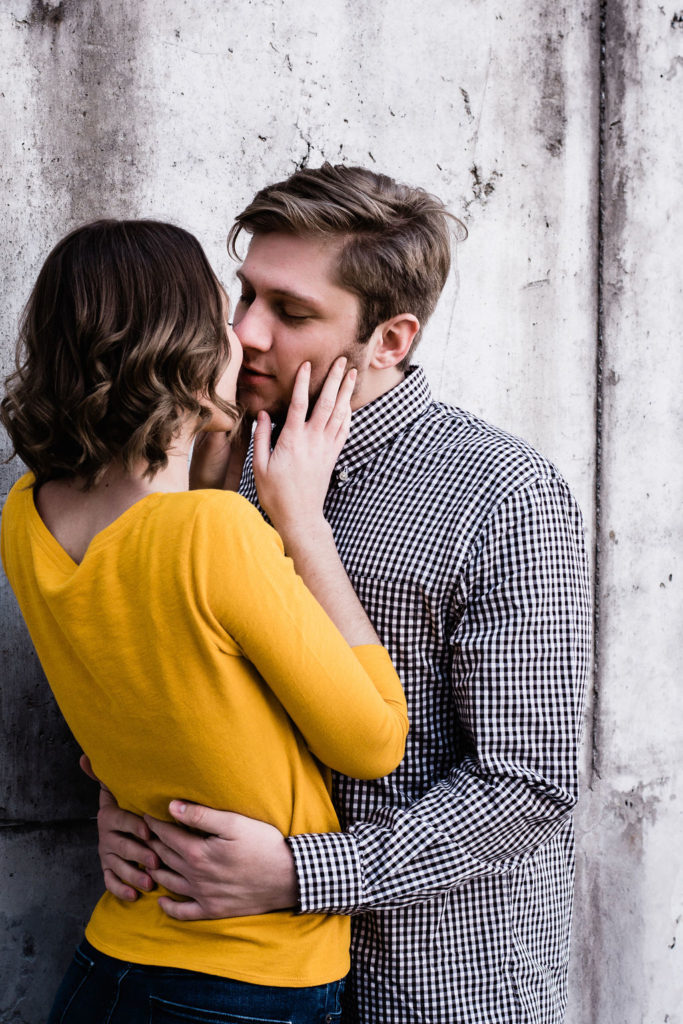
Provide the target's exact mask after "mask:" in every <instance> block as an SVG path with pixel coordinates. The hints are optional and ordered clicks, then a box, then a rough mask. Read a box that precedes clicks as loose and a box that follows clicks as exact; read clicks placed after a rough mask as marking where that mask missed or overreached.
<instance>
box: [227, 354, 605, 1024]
mask: <svg viewBox="0 0 683 1024" xmlns="http://www.w3.org/2000/svg"><path fill="white" fill-rule="evenodd" d="M242 492H243V493H244V494H245V495H246V496H247V497H248V498H249V499H250V500H252V501H253V502H255V503H256V502H257V499H256V490H255V487H254V482H253V475H252V473H251V465H250V462H248V463H247V466H246V468H245V474H244V477H243V481H242ZM325 515H326V517H327V519H328V520H329V522H330V524H331V525H332V528H333V531H334V536H335V540H336V543H337V548H338V550H339V554H340V556H341V559H342V561H343V563H344V565H345V567H346V570H347V572H348V574H349V577H350V579H351V582H352V584H353V586H354V588H355V590H356V592H357V594H358V596H359V597H360V599H361V601H362V603H363V605H364V606H365V609H366V611H367V613H368V615H369V617H370V618H371V619H372V621H373V623H374V625H375V628H376V629H377V632H378V634H379V636H380V637H381V639H382V642H383V643H384V644H385V645H386V647H387V648H388V650H389V652H390V654H391V656H392V658H393V661H394V664H395V666H396V669H397V671H398V673H399V675H400V677H401V680H402V682H403V685H404V688H405V692H406V697H407V701H408V714H409V717H410V723H411V724H410V733H409V735H408V743H407V748H406V754H405V758H404V760H403V762H402V763H401V764H400V766H399V767H398V768H397V769H396V771H395V772H393V773H392V774H391V775H389V776H387V777H386V778H383V779H378V780H371V781H360V780H358V779H351V778H346V777H343V776H339V775H337V776H335V778H334V801H335V805H336V807H337V811H338V813H339V816H340V821H341V826H342V829H343V831H342V832H340V833H329V834H324V835H302V836H295V837H291V838H290V839H289V844H290V847H291V849H292V851H293V854H294V858H295V861H296V869H297V873H298V879H299V885H300V907H301V911H302V912H304V913H309V912H310V913H314V912H315V913H319V912H323V913H331V914H351V915H352V935H353V938H352V970H351V975H350V977H349V980H348V982H347V994H346V1007H345V1017H344V1020H345V1022H349V1024H350V1022H352V1021H353V1022H362V1024H402V1022H411V1024H413V1022H414V1024H418V1022H420V1024H423V1022H433V1024H560V1022H561V1021H562V1020H563V1015H564V1007H565V1001H566V982H567V960H568V949H569V927H570V917H571V905H572V884H573V862H574V847H573V833H572V823H571V812H572V808H573V807H574V804H575V801H576V798H577V751H578V744H579V732H580V723H581V714H582V706H583V696H584V688H585V681H586V675H587V669H588V663H589V645H590V597H589V582H588V574H587V565H586V555H585V550H584V540H583V528H582V522H581V515H580V512H579V510H578V508H577V506H576V504H575V502H574V500H573V498H572V496H571V494H570V493H569V491H568V488H567V485H566V483H565V482H564V480H563V479H562V478H561V477H560V476H559V474H558V473H557V471H556V470H555V469H554V467H553V466H552V465H550V464H549V463H548V462H547V461H546V460H545V459H544V458H542V457H541V456H540V455H538V454H537V453H536V452H535V451H533V449H531V448H530V447H529V446H528V445H526V444H525V443H524V442H523V441H520V440H518V439H517V438H514V437H512V436H510V435H508V434H506V433H504V432H503V431H501V430H498V429H496V428H494V427H491V426H489V425H488V424H486V423H484V422H482V421H481V420H479V419H477V418H476V417H474V416H472V415H470V414H469V413H466V412H463V411H461V410H460V409H454V408H450V407H448V406H445V405H443V404H440V403H438V402H435V401H434V400H433V398H432V396H431V393H430V390H429V386H428V384H427V381H426V379H425V376H424V374H423V372H422V370H421V369H420V368H417V367H416V368H412V369H411V371H410V372H409V374H408V375H407V377H406V379H405V381H403V382H402V383H401V384H400V385H398V386H397V387H395V388H394V389H393V390H391V391H389V392H388V393H387V394H385V395H382V396H381V397H380V398H378V399H376V400H375V401H374V402H372V403H370V404H369V405H367V406H365V407H364V408H362V409H360V410H358V411H357V412H355V413H354V414H353V419H352V428H351V434H350V437H349V439H348V441H347V443H346V445H345V446H344V449H343V451H342V453H341V456H340V459H339V461H338V463H337V466H336V468H335V472H334V474H333V477H332V481H331V484H330V489H329V492H328V495H327V499H326V504H325Z"/></svg>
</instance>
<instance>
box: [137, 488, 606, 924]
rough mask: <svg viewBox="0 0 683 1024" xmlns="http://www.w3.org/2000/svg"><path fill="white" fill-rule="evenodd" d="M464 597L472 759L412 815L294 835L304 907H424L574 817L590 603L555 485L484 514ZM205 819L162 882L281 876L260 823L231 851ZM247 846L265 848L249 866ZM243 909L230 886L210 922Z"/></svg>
mask: <svg viewBox="0 0 683 1024" xmlns="http://www.w3.org/2000/svg"><path fill="white" fill-rule="evenodd" d="M462 602H463V609H462V613H461V614H460V616H459V619H458V623H457V626H456V628H455V630H454V633H453V636H452V645H453V665H452V680H453V699H454V701H455V704H456V707H457V712H458V715H459V719H460V722H461V725H462V727H463V729H464V730H465V733H466V735H467V737H468V740H469V752H468V755H467V757H465V758H464V759H463V761H462V762H461V763H460V764H459V765H457V766H454V768H453V769H452V771H451V773H450V774H449V775H448V776H447V777H446V778H444V779H442V780H441V781H440V782H439V783H437V784H436V785H435V786H434V787H433V788H432V789H430V790H429V791H428V792H427V793H426V794H425V795H424V797H423V798H422V799H421V800H419V801H417V802H416V803H415V804H413V805H412V806H411V807H409V808H406V809H401V810H397V809H391V808H381V809H379V810H378V811H377V812H376V813H375V814H374V815H373V816H371V817H370V818H369V819H368V820H366V821H363V822H357V823H356V824H354V825H353V826H351V828H350V829H349V830H348V831H347V832H345V833H328V834H317V835H306V836H294V837H290V838H289V839H288V840H287V846H288V848H289V850H290V851H291V854H292V856H293V858H294V862H295V865H296V876H297V882H298V889H299V905H300V907H301V909H302V910H303V911H307V912H327V913H357V912H362V911H364V910H367V909H372V908H375V907H390V906H399V905H406V904H410V903H416V902H422V901H424V900H426V899H430V898H432V897H433V896H435V895H437V894H438V893H440V892H443V891H445V890H448V889H451V888H454V887H456V886H458V885H462V884H464V883H465V882H467V881H469V880H470V879H473V878H476V877H480V876H482V875H487V874H499V873H502V872H505V871H508V870H510V869H511V868H513V867H514V866H515V865H516V864H518V863H519V862H520V860H522V859H523V858H524V857H526V856H528V855H529V853H530V852H532V851H533V850H534V849H536V848H538V847H539V846H540V845H541V844H542V843H544V842H546V841H547V840H548V839H550V838H551V837H552V836H553V835H554V834H555V832H556V831H557V830H558V829H559V828H560V827H561V824H562V822H563V821H564V820H565V819H566V817H567V815H568V814H569V813H570V811H571V809H572V807H573V805H574V803H575V800H576V795H577V754H578V743H579V731H580V720H581V711H582V704H583V693H584V688H585V680H586V675H587V669H588V662H589V643H590V607H589V606H590V600H589V587H588V576H587V566H586V556H585V550H584V544H583V534H582V524H581V520H580V515H579V513H578V510H577V509H576V506H575V504H574V502H573V500H572V499H571V496H570V495H569V494H568V491H567V489H566V486H565V485H564V484H563V483H562V482H561V481H556V480H552V479H551V480H541V481H538V482H537V483H536V484H533V485H531V486H529V487H527V488H524V489H522V490H520V491H519V492H517V493H516V494H514V495H512V497H511V498H509V499H508V500H507V501H506V502H505V503H504V504H503V505H501V507H500V508H499V509H498V510H497V511H496V513H495V514H494V515H493V516H492V517H491V520H490V521H489V523H488V524H487V525H486V528H485V529H484V530H483V532H482V534H481V537H480V538H479V540H478V542H477V543H476V544H475V546H474V548H473V550H472V552H471V556H470V561H469V565H468V567H467V570H466V572H465V574H464V578H463V593H462ZM203 813H204V811H203V809H202V808H196V807H193V806H192V805H189V806H188V807H187V809H186V816H185V819H184V820H185V821H187V822H188V824H190V825H194V824H195V821H197V820H201V818H202V815H203ZM212 820H213V824H214V826H215V827H217V828H218V826H219V825H220V826H221V827H220V830H221V831H222V834H223V841H222V845H220V844H219V845H215V846H214V849H213V856H212V858H209V857H208V856H207V855H206V847H205V844H206V840H205V839H202V838H199V837H191V840H192V842H191V844H190V847H187V846H185V847H184V848H183V851H182V853H181V855H180V857H177V858H175V859H174V866H175V869H176V871H175V877H173V876H171V875H168V874H160V873H159V872H153V874H154V876H155V878H156V879H157V880H158V881H161V882H163V884H165V885H169V887H170V888H171V889H172V890H173V891H179V889H178V886H179V885H180V886H181V887H182V890H183V895H187V896H192V897H194V899H195V900H197V901H198V902H199V903H201V902H202V901H204V903H205V904H206V903H207V902H208V899H209V898H210V896H211V895H213V896H215V895H216V893H217V891H218V890H219V888H220V884H221V879H222V878H225V877H228V876H229V877H230V878H231V884H232V885H233V887H236V888H237V889H238V890H239V904H240V905H241V906H244V905H247V904H248V901H249V899H252V900H253V901H254V904H256V903H257V902H258V900H259V898H260V896H261V895H262V888H261V887H262V879H263V875H264V873H267V874H268V876H269V877H270V878H271V879H274V880H278V879H280V880H284V879H285V878H286V877H289V876H290V874H289V873H290V872H291V863H290V861H289V859H288V858H287V856H286V854H285V852H284V848H283V844H282V843H280V842H278V843H272V844H269V841H268V839H267V837H266V835H265V833H264V834H263V835H261V833H260V832H259V823H257V822H254V823H252V825H251V826H250V828H249V830H247V831H245V832H244V833H243V834H242V835H241V837H240V847H241V849H240V857H239V858H237V857H236V856H235V854H236V852H237V851H236V847H235V844H234V842H231V841H230V839H229V837H230V834H231V828H232V827H234V821H233V822H232V823H228V822H226V823H225V825H224V826H223V825H221V820H220V818H214V819H212ZM262 827H263V828H264V829H265V826H262ZM164 838H165V840H166V843H165V844H162V843H161V842H159V843H157V842H155V843H153V846H154V849H155V850H156V852H157V853H158V854H159V856H160V857H161V859H162V860H166V857H168V855H169V854H168V851H169V850H171V849H172V846H171V845H167V844H173V845H174V846H177V842H178V838H179V837H178V836H177V835H176V834H175V833H174V832H173V826H167V831H166V833H165V836H164ZM264 849H265V851H266V852H265V854H264V852H263V851H264ZM250 850H251V852H253V854H254V855H256V854H257V852H259V851H261V852H260V857H261V863H260V866H259V871H258V872H256V871H252V870H251V866H250V855H249V854H250ZM264 858H265V860H264ZM181 878H182V879H183V881H182V882H179V879H181ZM174 885H175V886H176V888H175V889H174ZM289 896H291V898H292V899H294V888H292V889H291V890H290V892H289ZM237 903H238V901H237V900H236V898H235V896H234V894H233V895H232V896H231V897H229V898H227V897H226V898H225V899H220V898H219V899H213V900H212V909H213V914H211V915H207V916H217V917H223V916H232V915H233V914H235V913H237V912H238V911H237V909H236V907H237ZM261 905H262V904H261ZM165 909H166V910H167V912H168V911H169V910H170V911H171V912H173V908H172V907H171V908H169V907H166V908H165ZM272 909H275V908H274V907H273V908H272Z"/></svg>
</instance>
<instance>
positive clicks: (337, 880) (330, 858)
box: [286, 832, 363, 914]
mask: <svg viewBox="0 0 683 1024" xmlns="http://www.w3.org/2000/svg"><path fill="white" fill-rule="evenodd" d="M286 842H287V845H288V846H289V849H290V850H291V853H292V857H293V861H294V867H295V871H296V877H297V889H298V900H297V909H298V910H299V912H300V913H302V914H353V913H354V912H356V911H357V910H358V909H359V908H360V906H361V904H362V902H363V878H362V869H361V860H360V853H359V849H358V843H357V841H356V838H355V837H354V836H352V835H350V834H349V833H348V832H323V833H307V834H304V835H297V836H289V837H288V838H287V840H286Z"/></svg>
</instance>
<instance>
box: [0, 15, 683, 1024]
mask: <svg viewBox="0 0 683 1024" xmlns="http://www.w3.org/2000/svg"><path fill="white" fill-rule="evenodd" d="M0 51H1V53H2V57H3V59H2V62H1V63H0V115H1V116H0V145H1V147H2V148H1V155H2V160H1V163H0V173H2V177H3V200H2V202H3V206H2V209H3V230H2V233H1V234H0V263H1V265H2V272H3V279H4V287H3V288H2V290H0V323H1V332H0V337H1V345H0V372H1V373H2V375H3V376H4V374H5V373H6V372H7V371H8V369H9V368H10V365H11V362H12V351H13V344H14V334H15V328H16V320H17V316H18V313H19V310H20V308H21V306H22V304H23V302H24V301H25V299H26V297H27V294H28V290H29V288H30V286H31V284H32V282H33V279H34V277H35V274H36V272H37V270H38V268H39V265H40V263H41V261H42V259H43V257H44V255H45V254H46V252H47V249H48V248H49V247H50V246H51V245H52V244H53V243H54V242H55V241H56V240H57V239H58V238H59V237H60V236H61V235H63V234H64V233H65V232H66V231H67V230H68V229H69V228H71V227H72V226H74V225H75V224H77V223H79V222H82V221H84V220H86V219H90V218H93V217H96V216H102V215H128V216H139V215H150V216H157V217H160V218H164V219H171V220H177V221H178V222H180V223H182V224H183V225H185V226H187V227H189V228H190V229H191V230H193V231H195V232H196V233H197V234H198V235H199V237H200V238H201V239H202V241H203V242H204V244H205V245H206V248H207V251H208V252H209V255H210V257H211V259H212V261H213V262H214V265H215V266H216V267H217V269H218V270H219V272H220V273H222V275H223V276H224V279H225V280H226V281H228V280H230V278H231V275H232V268H231V266H230V265H229V261H228V259H227V257H226V255H225V247H224V240H225V235H226V232H227V228H228V226H229V225H230V223H231V220H232V215H233V213H234V212H235V211H236V210H237V209H238V208H239V207H240V206H241V205H243V204H244V203H245V201H246V200H248V199H249V198H250V197H251V195H252V193H253V191H254V190H255V188H256V187H258V186H260V185H262V184H264V183H265V182H268V181H270V180H275V179H277V178H279V177H282V176H284V175H286V174H287V173H288V172H290V171H291V170H293V169H294V168H295V167H296V166H297V165H302V164H305V163H310V164H312V165H315V164H318V163H320V162H321V161H322V160H323V159H329V160H332V161H345V162H353V163H361V164H366V165H368V166H370V167H377V168H381V169H387V170H388V171H389V172H390V173H392V174H394V175H395V176H397V177H399V178H402V179H404V180H406V181H410V182H412V183H415V184H422V185H424V186H425V187H427V188H429V189H431V190H433V191H435V192H436V193H437V194H439V195H440V196H442V197H443V198H444V199H445V200H447V201H448V202H449V204H450V205H451V208H452V209H453V210H454V212H456V213H458V214H459V215H460V216H462V217H463V219H464V220H465V221H466V222H467V224H468V227H469V230H470V238H469V240H468V241H467V243H466V244H465V245H463V246H462V247H461V248H460V250H459V252H458V255H457V274H456V275H455V277H454V280H453V281H452V282H451V284H450V285H449V286H448V288H447V290H446V293H445V295H444V297H443V300H442V303H441V306H440V308H439V310H438V311H437V314H436V315H435V317H434V319H433V322H432V325H431V327H430V328H429V330H428V332H427V336H426V338H425V340H424V342H423V349H422V352H421V357H422V361H423V362H424V363H425V365H426V367H427V369H428V371H429V374H430V376H431V378H432V381H433V384H434V386H435V390H436V392H437V394H438V395H439V396H440V397H442V398H444V399H445V400H448V401H452V402H455V403H457V404H460V405H463V406H465V407H468V408H470V409H472V410H473V411H475V412H477V413H480V414H482V415H484V416H485V417H487V418H488V419H490V420H492V421H494V422H497V423H499V424H501V425H504V426H506V427H507V428H509V429H511V430H513V431H515V432H517V433H519V434H522V435H523V436H525V437H527V438H528V439H529V440H531V441H532V442H533V443H534V444H535V445H536V446H537V447H539V448H540V449H541V450H542V451H543V452H544V453H546V454H548V455H549V456H550V457H551V458H552V459H553V460H555V461H556V462H557V464H558V465H559V466H560V467H561V469H562V470H563V472H564V473H565V475H566V476H567V477H568V479H569V480H570V482H571V484H572V486H573V488H574V490H575V491H576V493H577V495H578V497H579V499H580V501H581V504H582V506H583V509H584V512H585V516H586V521H587V525H588V528H589V530H590V532H591V537H592V540H593V542H594V550H595V553H596V566H595V568H596V624H597V627H598V632H597V642H596V675H595V690H594V694H593V695H592V698H591V705H590V708H589V714H588V718H587V726H586V743H585V764H584V774H585V787H584V796H583V802H582V805H581V808H580V811H579V814H578V831H579V858H578V882H577V908H576V918H575V928H574V946H575V954H574V960H573V965H572V994H571V1004H570V1010H569V1013H568V1022H569V1024H594V1022H596V1024H597V1022H599V1024H641V1022H646V1024H654V1022H660V1021H661V1022H666V1021H668V1022H669V1024H676V1022H677V1024H681V1021H683V1009H682V1008H683V953H682V950H683V933H682V929H681V921H682V918H683V869H682V865H683V861H682V860H681V855H680V849H681V840H682V839H683V821H682V818H681V802H680V781H681V766H682V762H683V753H682V751H683V742H682V741H683V713H682V712H683V709H682V707H681V697H680V691H681V687H680V685H679V676H680V673H681V668H683V657H682V655H681V653H680V649H679V643H678V640H679V634H680V632H681V597H680V588H681V583H680V580H681V576H680V571H681V566H680V560H681V554H680V552H681V549H682V543H681V542H682V540H683V538H682V537H681V532H682V527H681V517H680V512H679V510H680V508H681V506H682V504H683V501H682V498H683V495H682V494H681V474H680V468H679V467H680V465H681V461H682V460H683V452H681V441H682V438H683V415H682V410H681V398H680V394H681V380H682V374H681V355H680V352H681V346H680V343H679V337H678V335H679V330H680V324H681V318H682V313H683V310H682V303H681V275H680V273H679V272H678V268H679V266H680V263H681V242H680V230H681V229H680V220H679V217H678V214H679V210H680V202H681V158H680V153H681V152H682V151H683V138H682V135H683V130H682V128H681V118H680V109H681V95H682V90H683V10H680V9H678V8H674V7H671V6H667V5H663V6H661V5H659V4H656V3H654V2H649V3H648V2H645V0H643V2H640V3H639V2H638V0H603V2H598V0H574V2H573V3H571V4H567V5H565V6H562V5H558V4H555V3H551V2H550V0H526V2H524V3H522V2H521V0H508V2H507V3H505V4H503V3H500V4H499V3H496V2H494V0H459V2H458V3H454V2H450V3H448V2H447V3H444V2H443V0H422V2H421V3H420V4H414V3H412V2H409V0H392V2H390V0H375V2H374V3H372V4H363V3H360V2H359V0H327V2H326V3H325V4H322V3H315V2H313V0H298V2H296V0H259V2H252V0H222V2H221V0H203V2H201V3H200V2H198V0H194V2H193V0H119V2H117V3H105V2H104V0H80V2H78V0H61V2H57V0H3V2H2V4H0ZM456 278H457V280H456ZM0 447H1V448H2V452H4V453H5V454H6V452H7V442H6V438H5V437H2V438H0ZM0 454H1V453H0ZM18 474H19V467H17V466H16V465H15V464H11V465H10V466H2V467H0V497H3V498H4V495H5V494H6V493H7V490H8V489H9V487H10V486H11V484H12V482H13V481H14V479H16V476H17V475H18ZM0 599H1V601H2V607H1V610H0V616H1V619H0V621H1V623H2V641H3V642H2V647H1V650H2V689H1V692H0V732H1V733H2V736H1V738H0V751H1V754H0V758H1V761H2V766H3V785H2V794H3V795H2V797H0V804H1V805H0V826H1V828H0V858H1V861H0V871H1V877H2V879H3V884H2V890H1V892H0V915H1V916H0V1022H10V1021H12V1022H16V1024H35V1022H37V1021H40V1020H42V1019H43V1018H44V1014H45V1008H46V1006H47V1005H48V1004H49V1002H50V1000H51V997H52V991H53V987H54V985H55V982H56V980H57V978H58V977H59V976H60V974H61V971H62V970H63V968H64V966H65V965H66V963H67V962H68V960H69V958H70V955H71V945H72V943H73V942H74V941H75V939H76V938H77V935H78V933H79V931H80V929H81V927H82V924H83V922H84V920H85V919H86V917H87V912H88V908H89V907H90V906H91V904H92V902H93V900H94V897H95V895H96V893H97V892H98V886H99V881H98V877H97V863H96V856H95V852H94V844H93V828H92V823H91V822H90V821H89V819H90V818H91V816H92V814H93V813H94V796H93V794H92V792H91V791H90V789H89V787H88V786H87V785H86V784H85V783H84V782H82V781H81V780H80V778H79V774H78V771H77V768H76V757H77V751H76V750H75V748H74V745H73V743H72V741H71V740H70V739H69V737H68V735H67V733H66V730H65V728H64V727H63V725H62V724H61V722H60V719H59V716H58V713H57V711H56V709H55V707H54V705H53V703H52V699H51V697H50V695H49V692H48V691H47V688H46V685H45V683H44V680H43V678H42V675H41V672H40V669H39V666H38V664H37V662H36V659H35V656H34V655H33V653H32V650H31V646H30V643H29V641H28V639H27V636H26V633H25V630H24V628H23V626H22V624H21V622H20V620H19V617H18V614H17V611H16V608H15V605H14V601H13V598H12V595H11V593H10V592H9V590H8V587H7V584H6V582H5V581H4V579H0Z"/></svg>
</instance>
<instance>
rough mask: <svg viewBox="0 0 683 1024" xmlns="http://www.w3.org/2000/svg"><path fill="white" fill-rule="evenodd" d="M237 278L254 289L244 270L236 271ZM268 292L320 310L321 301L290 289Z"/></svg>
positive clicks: (274, 289) (269, 290)
mask: <svg viewBox="0 0 683 1024" xmlns="http://www.w3.org/2000/svg"><path fill="white" fill-rule="evenodd" d="M235 273H236V276H237V277H238V278H239V280H240V281H241V282H242V284H245V285H248V287H249V288H252V289H253V288H254V286H253V284H252V283H251V281H250V280H249V278H248V276H247V275H246V274H245V273H244V271H243V270H237V271H235ZM267 291H268V292H270V294H271V295H277V296H279V297H281V298H284V299H292V300H293V301H294V302H301V303H302V304H303V305H305V306H311V307H312V308H313V309H320V300H319V299H314V298H313V296H312V295H304V294H303V292H294V291H292V290H291V289H290V288H277V287H275V288H268V289H267Z"/></svg>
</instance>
